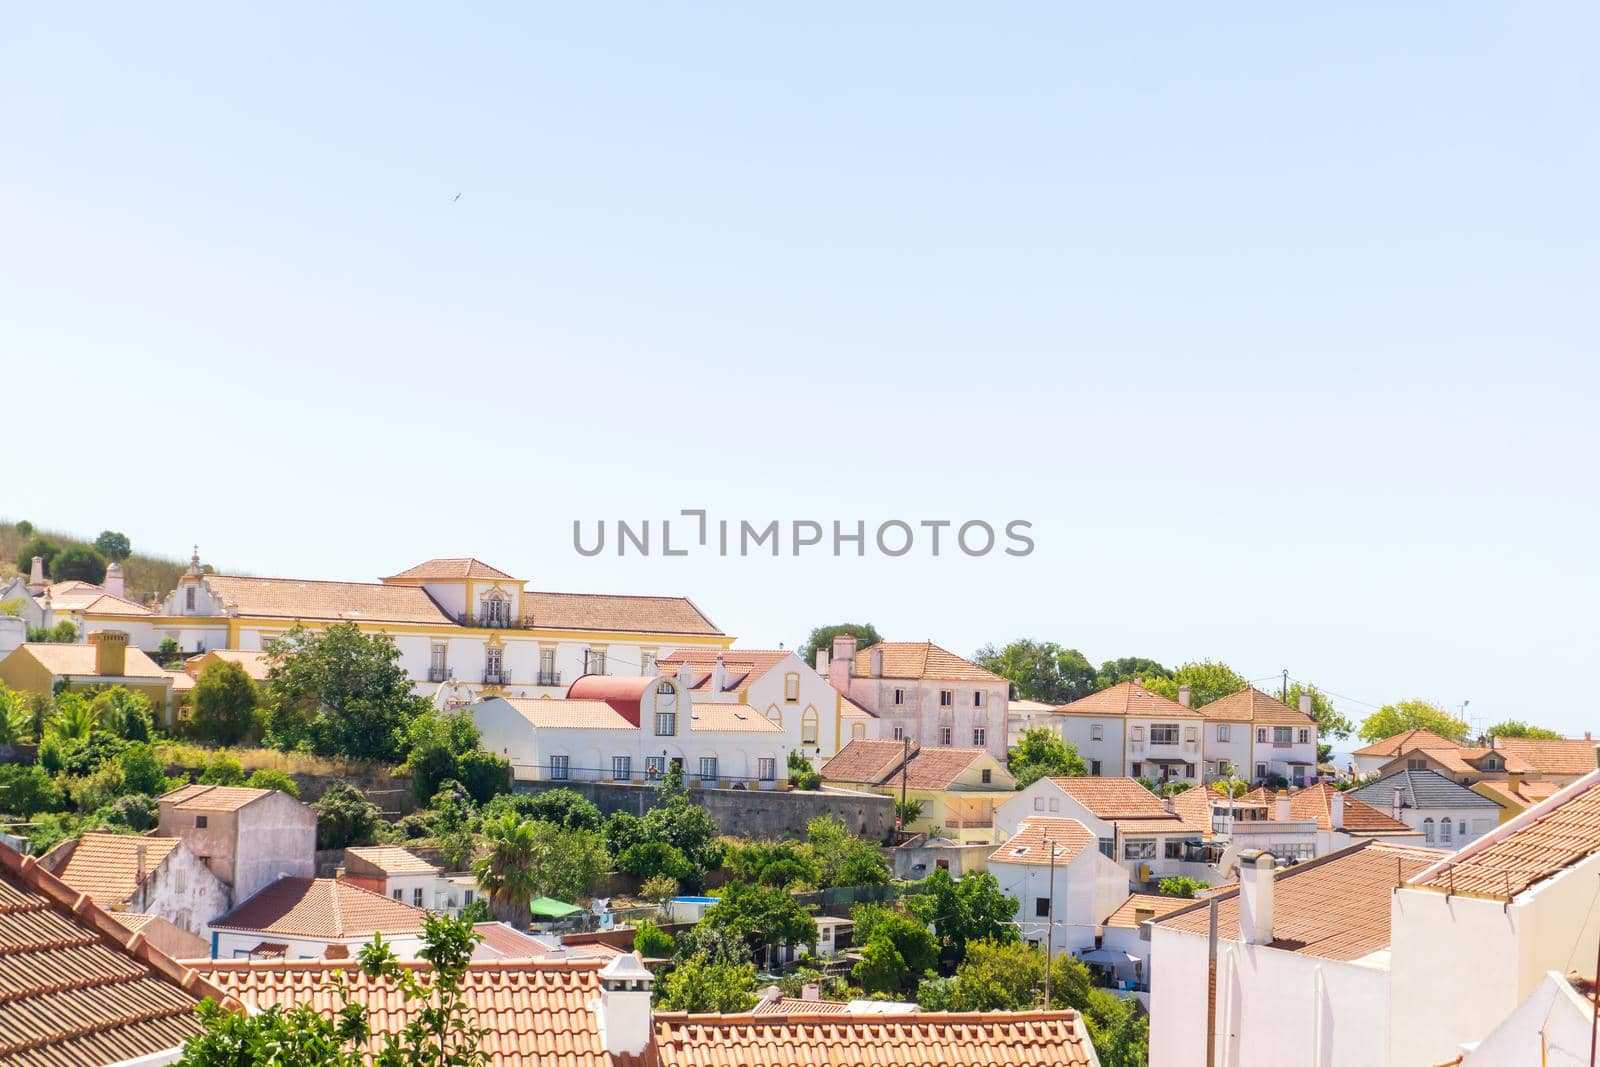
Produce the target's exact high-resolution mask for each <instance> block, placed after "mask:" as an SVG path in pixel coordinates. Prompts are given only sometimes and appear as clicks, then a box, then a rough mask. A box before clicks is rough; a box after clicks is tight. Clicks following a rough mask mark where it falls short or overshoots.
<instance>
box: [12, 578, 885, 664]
mask: <svg viewBox="0 0 1600 1067" xmlns="http://www.w3.org/2000/svg"><path fill="white" fill-rule="evenodd" d="M23 569H24V570H26V568H23ZM835 637H854V638H855V639H856V649H857V651H859V650H861V649H864V648H866V647H867V646H868V645H876V644H879V643H881V642H882V641H883V635H882V634H880V633H878V628H877V627H876V626H874V625H872V624H871V623H870V622H860V623H858V622H841V623H835V624H834V625H832V626H818V627H817V628H816V629H814V630H812V631H811V633H810V634H809V635H807V637H806V641H805V644H804V645H802V646H801V648H800V658H801V659H803V660H805V661H806V662H807V663H811V664H815V663H816V662H817V650H818V649H823V650H826V651H827V653H828V654H829V655H830V656H831V655H832V654H833V639H834V638H835Z"/></svg>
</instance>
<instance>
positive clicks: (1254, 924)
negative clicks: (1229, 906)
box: [1239, 849, 1277, 945]
mask: <svg viewBox="0 0 1600 1067" xmlns="http://www.w3.org/2000/svg"><path fill="white" fill-rule="evenodd" d="M1239 861H1240V862H1239V940H1240V941H1242V942H1243V943H1244V944H1246V945H1270V944H1272V895H1273V874H1274V868H1275V867H1276V866H1277V863H1276V861H1275V860H1274V859H1273V858H1272V853H1270V852H1262V851H1259V850H1257V849H1251V850H1250V851H1248V852H1244V853H1241V854H1240V856H1239Z"/></svg>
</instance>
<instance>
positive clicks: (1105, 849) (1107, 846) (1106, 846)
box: [1100, 837, 1117, 860]
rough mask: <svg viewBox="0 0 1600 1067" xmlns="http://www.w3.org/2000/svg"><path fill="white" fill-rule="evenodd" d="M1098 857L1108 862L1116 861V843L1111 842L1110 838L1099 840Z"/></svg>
mask: <svg viewBox="0 0 1600 1067" xmlns="http://www.w3.org/2000/svg"><path fill="white" fill-rule="evenodd" d="M1100 855H1102V856H1104V857H1105V858H1106V859H1108V860H1114V859H1116V858H1117V843H1116V841H1115V840H1113V839H1112V838H1109V837H1102V838H1101V839H1100Z"/></svg>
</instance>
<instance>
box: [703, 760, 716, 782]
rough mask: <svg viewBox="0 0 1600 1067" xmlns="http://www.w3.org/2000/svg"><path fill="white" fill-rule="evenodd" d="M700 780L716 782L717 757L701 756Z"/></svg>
mask: <svg viewBox="0 0 1600 1067" xmlns="http://www.w3.org/2000/svg"><path fill="white" fill-rule="evenodd" d="M700 780H701V781H702V782H714V781H716V780H717V757H715V756H701V757H700Z"/></svg>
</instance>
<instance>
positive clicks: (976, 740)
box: [972, 726, 989, 748]
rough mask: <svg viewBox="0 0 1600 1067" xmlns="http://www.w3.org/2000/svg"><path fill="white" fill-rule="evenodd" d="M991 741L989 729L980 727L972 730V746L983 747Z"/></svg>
mask: <svg viewBox="0 0 1600 1067" xmlns="http://www.w3.org/2000/svg"><path fill="white" fill-rule="evenodd" d="M988 743H989V731H988V730H985V729H984V728H983V727H981V726H980V727H978V728H976V729H974V730H973V731H972V747H973V748H983V747H984V746H985V745H987V744H988Z"/></svg>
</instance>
